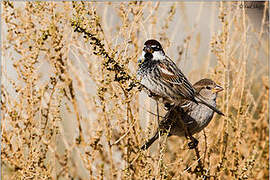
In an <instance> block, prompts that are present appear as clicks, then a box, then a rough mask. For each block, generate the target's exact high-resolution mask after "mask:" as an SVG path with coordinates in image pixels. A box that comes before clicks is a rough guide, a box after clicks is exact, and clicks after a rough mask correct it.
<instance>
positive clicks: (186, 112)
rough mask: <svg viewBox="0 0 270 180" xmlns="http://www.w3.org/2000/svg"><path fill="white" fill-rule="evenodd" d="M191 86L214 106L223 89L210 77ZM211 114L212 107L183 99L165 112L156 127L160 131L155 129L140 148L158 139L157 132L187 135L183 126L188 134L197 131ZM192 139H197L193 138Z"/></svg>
mask: <svg viewBox="0 0 270 180" xmlns="http://www.w3.org/2000/svg"><path fill="white" fill-rule="evenodd" d="M193 87H194V88H195V90H196V92H197V93H198V94H200V95H201V96H202V98H203V99H204V101H206V102H207V103H208V104H210V105H212V106H213V107H216V98H217V94H218V92H220V91H222V90H223V88H222V87H221V86H219V85H217V84H216V83H215V82H214V81H212V80H210V79H201V80H200V81H198V82H196V83H195V84H194V86H193ZM213 115H214V111H213V110H212V109H209V108H208V107H206V106H204V105H202V104H196V103H195V102H191V101H185V102H183V103H182V104H180V105H178V106H176V107H175V108H174V109H172V110H171V111H168V112H167V113H166V115H165V117H164V118H163V119H162V121H161V122H160V124H159V128H158V129H159V131H160V133H159V131H158V130H157V131H156V133H155V135H154V136H153V137H152V138H151V139H149V140H148V141H147V142H146V143H145V144H144V145H143V146H142V147H141V149H143V150H146V149H148V148H149V147H150V146H151V144H152V143H153V142H155V140H157V139H158V137H159V134H160V135H164V134H165V133H168V136H171V135H176V136H180V137H181V136H187V134H186V131H185V128H186V129H187V131H188V132H189V133H190V135H193V134H195V133H198V132H200V131H201V130H202V129H204V128H205V127H206V126H207V125H208V124H209V122H210V121H211V119H212V117H213ZM193 140H195V141H197V140H196V139H195V138H194V139H193ZM197 142H198V141H197ZM195 146H196V145H195Z"/></svg>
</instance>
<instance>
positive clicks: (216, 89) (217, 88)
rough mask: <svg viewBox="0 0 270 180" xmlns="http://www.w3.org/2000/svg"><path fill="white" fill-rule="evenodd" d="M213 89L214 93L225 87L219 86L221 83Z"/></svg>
mask: <svg viewBox="0 0 270 180" xmlns="http://www.w3.org/2000/svg"><path fill="white" fill-rule="evenodd" d="M212 91H213V93H218V92H220V91H223V88H222V87H221V86H219V85H216V87H215V88H213V90H212Z"/></svg>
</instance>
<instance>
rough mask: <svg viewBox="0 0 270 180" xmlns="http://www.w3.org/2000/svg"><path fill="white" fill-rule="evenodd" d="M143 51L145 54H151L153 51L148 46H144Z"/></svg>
mask: <svg viewBox="0 0 270 180" xmlns="http://www.w3.org/2000/svg"><path fill="white" fill-rule="evenodd" d="M143 51H144V52H146V53H151V54H152V53H153V52H154V51H153V49H152V48H151V47H150V46H145V47H144V48H143Z"/></svg>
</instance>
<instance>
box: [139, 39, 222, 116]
mask: <svg viewBox="0 0 270 180" xmlns="http://www.w3.org/2000/svg"><path fill="white" fill-rule="evenodd" d="M138 63H139V68H138V71H137V78H138V79H140V80H141V85H142V86H143V87H144V88H145V89H146V90H147V92H148V95H149V96H150V97H153V98H154V99H156V100H157V99H158V100H162V101H163V103H164V104H165V105H166V104H168V103H169V104H171V103H173V104H174V105H178V104H179V103H181V102H182V101H183V100H184V99H186V100H190V101H193V102H195V103H196V104H198V103H201V104H204V105H206V106H208V107H209V108H211V109H212V110H214V111H215V112H217V113H218V114H221V115H224V114H223V113H222V112H221V111H219V110H218V109H217V108H215V107H213V106H212V105H210V104H209V103H207V102H205V101H204V99H203V98H202V97H201V96H200V94H198V93H196V91H195V89H194V88H193V86H192V85H191V83H190V82H189V81H188V79H187V78H186V77H185V75H184V74H183V73H182V72H181V70H180V69H179V68H178V67H177V66H176V64H175V63H174V62H173V61H172V60H171V59H170V58H169V57H168V56H166V55H165V53H164V51H163V49H162V46H161V44H160V43H159V42H158V41H156V40H154V39H151V40H147V41H146V42H145V43H144V48H143V51H142V56H141V58H139V60H138Z"/></svg>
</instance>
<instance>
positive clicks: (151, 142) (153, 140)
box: [141, 131, 159, 150]
mask: <svg viewBox="0 0 270 180" xmlns="http://www.w3.org/2000/svg"><path fill="white" fill-rule="evenodd" d="M158 137H159V133H158V131H157V132H156V134H155V135H154V136H153V137H152V138H151V139H149V140H148V141H147V142H146V143H145V144H144V145H142V147H141V150H147V149H148V148H149V147H150V146H151V145H152V144H153V143H154V142H155V141H156V140H157V139H158Z"/></svg>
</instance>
